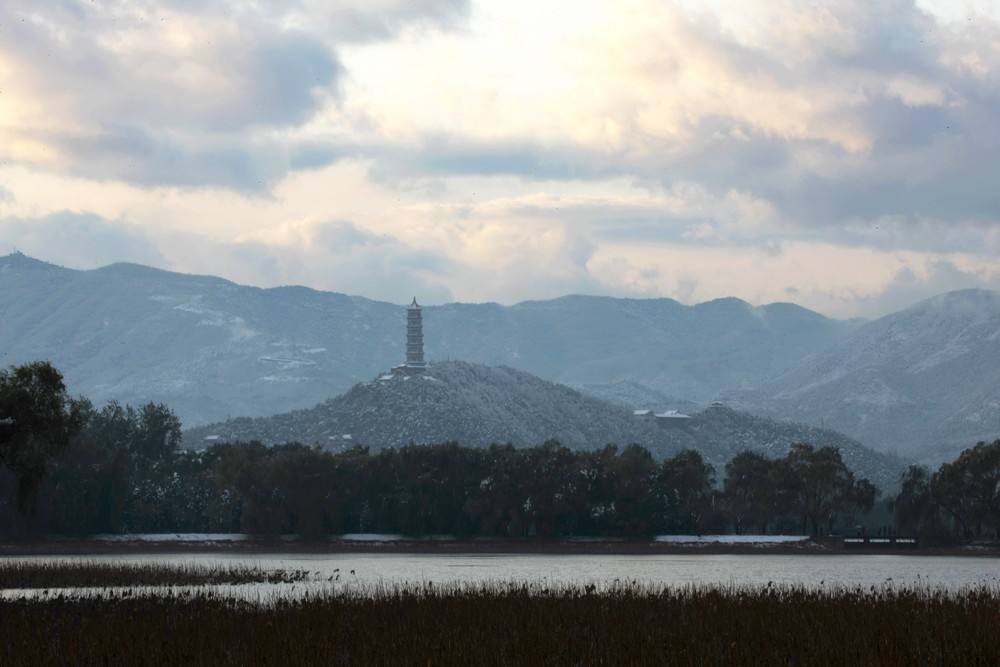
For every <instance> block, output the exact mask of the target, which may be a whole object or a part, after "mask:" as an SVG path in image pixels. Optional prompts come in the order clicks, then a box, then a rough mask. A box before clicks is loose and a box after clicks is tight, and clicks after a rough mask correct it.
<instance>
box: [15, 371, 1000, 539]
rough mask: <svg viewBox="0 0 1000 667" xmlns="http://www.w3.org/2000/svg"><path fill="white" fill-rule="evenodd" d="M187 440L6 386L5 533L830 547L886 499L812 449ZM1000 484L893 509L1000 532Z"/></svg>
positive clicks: (911, 497)
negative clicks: (806, 541) (801, 541)
mask: <svg viewBox="0 0 1000 667" xmlns="http://www.w3.org/2000/svg"><path fill="white" fill-rule="evenodd" d="M180 440H181V423H180V420H179V419H178V418H177V417H176V416H175V415H174V414H173V412H172V411H171V410H170V409H169V407H167V406H165V405H162V404H154V403H149V404H146V405H144V406H141V407H139V408H133V407H132V406H127V405H124V406H123V405H120V404H118V403H114V402H112V403H109V404H108V405H105V406H103V407H101V408H96V407H95V406H93V405H92V404H91V403H90V402H89V401H87V400H86V399H74V398H71V397H69V396H68V395H67V394H66V389H65V386H64V385H63V383H62V376H61V375H60V374H59V373H58V371H57V370H55V369H54V368H53V367H52V366H51V365H50V364H48V363H47V362H35V363H34V364H27V365H24V366H19V367H12V368H10V369H7V370H3V371H0V467H2V470H0V499H2V502H0V533H2V534H5V535H17V534H22V535H23V534H94V533H118V532H134V533H141V532H245V533H249V534H255V535H277V534H289V533H291V534H297V535H299V536H300V537H302V538H303V539H307V540H308V539H322V538H323V537H325V536H326V535H328V534H345V533H355V532H380V533H400V534H405V535H412V536H421V535H434V534H449V535H457V536H462V537H473V536H492V537H509V538H510V537H514V538H516V537H525V536H539V537H557V536H569V535H594V536H644V535H654V534H700V533H727V532H734V533H737V534H739V533H760V534H767V533H808V534H814V535H815V534H831V533H837V532H840V533H847V532H852V531H853V530H854V528H855V526H856V522H857V520H858V519H859V517H861V516H862V515H864V514H865V513H867V512H869V511H870V510H871V509H872V507H873V504H874V503H875V500H876V497H877V496H878V490H877V489H876V488H875V487H874V486H873V485H872V484H871V483H870V482H869V481H868V480H866V479H856V478H855V476H854V474H853V473H852V472H851V471H850V470H849V469H848V468H847V466H846V464H845V463H844V461H843V459H842V458H841V455H840V452H839V450H838V449H836V448H834V447H813V446H812V445H809V444H797V445H794V446H793V447H792V448H791V449H790V450H789V452H788V453H787V454H786V455H785V456H783V457H781V458H773V459H772V458H768V457H766V456H763V455H761V454H759V453H756V452H752V451H744V452H741V453H740V454H738V455H736V456H735V457H733V459H732V460H730V461H729V462H728V463H727V464H726V465H725V467H724V470H722V471H716V470H715V469H714V468H713V466H711V465H710V464H709V463H707V462H706V461H705V460H704V459H703V458H702V456H701V454H699V453H698V452H697V451H694V450H685V451H682V452H679V453H678V454H676V455H675V456H673V457H670V458H667V459H665V460H663V461H659V462H658V461H656V460H655V459H654V458H653V456H652V455H651V454H650V452H649V451H648V450H646V449H645V448H644V447H642V446H640V445H636V444H631V445H627V446H625V447H618V446H616V445H607V446H605V447H603V448H600V449H595V450H589V451H577V450H571V449H569V448H567V447H565V446H563V445H561V444H560V443H559V442H558V441H555V440H552V441H549V442H546V443H544V444H542V445H539V446H537V447H528V448H515V447H513V446H512V445H510V444H494V445H492V446H490V447H487V448H474V447H463V446H461V445H460V444H459V443H456V442H449V443H443V444H437V445H416V444H413V445H409V446H405V447H400V448H388V449H383V450H380V451H378V452H372V451H370V450H369V449H368V448H367V447H363V446H360V445H359V446H354V447H351V448H349V449H346V450H343V451H338V452H331V451H327V450H323V449H320V448H318V447H311V446H306V445H303V444H299V443H290V444H286V445H280V446H273V447H271V446H265V445H263V444H261V443H259V442H242V443H224V444H215V445H213V446H211V447H209V448H207V449H205V450H202V451H191V450H182V449H180V448H179V444H180ZM720 477H721V479H720ZM998 482H1000V441H997V442H995V443H993V444H992V445H987V444H985V443H980V444H979V445H977V446H976V447H975V448H973V449H971V450H968V451H967V452H965V453H963V454H962V456H960V457H959V459H958V460H957V461H955V462H953V463H949V464H945V465H943V466H942V467H941V469H940V470H939V471H938V472H936V473H934V474H931V473H930V471H929V470H927V469H926V468H919V467H911V468H910V469H909V470H908V471H907V473H906V474H905V475H904V476H903V479H902V486H901V491H900V493H899V495H898V496H896V497H895V498H892V499H890V503H891V507H892V510H893V512H894V513H895V519H896V522H897V529H898V530H904V531H916V532H921V533H924V534H926V535H928V536H931V535H933V536H936V537H948V536H960V537H968V536H975V535H983V534H995V533H996V532H997V531H998V530H1000V498H998V492H997V489H998V488H1000V485H998Z"/></svg>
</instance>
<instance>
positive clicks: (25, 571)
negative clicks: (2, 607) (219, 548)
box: [0, 560, 308, 589]
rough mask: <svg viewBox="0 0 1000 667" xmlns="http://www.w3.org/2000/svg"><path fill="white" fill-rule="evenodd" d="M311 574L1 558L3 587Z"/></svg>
mask: <svg viewBox="0 0 1000 667" xmlns="http://www.w3.org/2000/svg"><path fill="white" fill-rule="evenodd" d="M307 575H308V572H306V571H304V570H264V569H261V568H258V567H251V566H247V565H212V566H208V565H175V564H159V563H127V562H123V563H107V562H87V561H83V562H69V561H46V562H38V561H24V560H7V561H0V589H4V588H41V589H44V588H106V587H112V586H201V585H207V584H253V583H264V582H267V583H292V582H295V581H301V580H303V579H305V578H306V576H307Z"/></svg>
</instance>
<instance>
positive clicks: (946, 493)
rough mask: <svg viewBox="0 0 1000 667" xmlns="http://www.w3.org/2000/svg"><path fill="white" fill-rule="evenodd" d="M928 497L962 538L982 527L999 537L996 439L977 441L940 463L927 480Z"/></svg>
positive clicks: (999, 464) (998, 450)
mask: <svg viewBox="0 0 1000 667" xmlns="http://www.w3.org/2000/svg"><path fill="white" fill-rule="evenodd" d="M931 495H932V497H933V499H934V501H935V502H936V503H937V504H939V505H940V506H941V507H943V508H944V509H945V510H946V511H947V512H948V513H949V514H950V515H951V517H952V519H953V520H954V521H955V524H956V527H957V528H959V529H960V531H961V533H962V535H963V536H964V537H969V536H971V535H973V534H975V535H982V533H983V528H984V527H985V528H986V529H987V530H989V531H990V532H992V533H993V534H994V535H996V534H1000V440H996V441H994V442H993V443H986V442H980V443H977V444H976V446H975V447H972V448H970V449H966V450H965V451H964V452H962V453H961V454H960V455H959V457H958V459H957V460H955V461H953V462H951V463H945V464H943V465H942V466H941V467H940V468H939V469H938V471H937V472H936V473H934V476H933V478H932V479H931Z"/></svg>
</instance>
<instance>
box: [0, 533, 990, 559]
mask: <svg viewBox="0 0 1000 667" xmlns="http://www.w3.org/2000/svg"><path fill="white" fill-rule="evenodd" d="M185 553H193V554H211V553H219V554H286V553H287V554H331V555H333V554H414V555H418V554H419V555H440V556H452V555H454V556H457V555H469V554H473V555H489V554H497V555H517V554H524V555H552V556H561V555H566V556H571V555H574V556H575V555H580V556H584V555H593V556H599V555H612V556H645V555H648V556H654V555H685V556H698V555H711V556H716V555H739V556H753V555H777V556H817V555H819V556H859V555H896V556H962V557H970V558H984V557H985V558H998V557H1000V544H997V543H988V544H970V545H964V546H962V545H956V546H930V547H917V548H892V547H887V546H868V547H862V548H846V547H844V546H843V544H842V543H841V541H840V540H839V539H838V538H813V539H805V540H802V541H796V542H749V543H731V542H657V541H654V540H600V539H598V540H571V539H563V540H558V539H553V540H536V539H525V540H460V539H401V540H383V541H379V540H343V539H333V540H330V541H328V542H297V541H289V540H285V539H258V538H246V539H243V540H239V541H235V540H214V541H213V540H204V539H199V540H184V539H169V540H168V539H164V540H150V539H132V540H129V539H122V540H99V539H93V538H51V539H33V540H23V541H11V542H0V557H17V556H112V555H142V554H150V555H155V554H185Z"/></svg>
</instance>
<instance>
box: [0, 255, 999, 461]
mask: <svg viewBox="0 0 1000 667" xmlns="http://www.w3.org/2000/svg"><path fill="white" fill-rule="evenodd" d="M416 296H417V299H418V301H419V295H416ZM412 297H413V295H411V294H401V295H400V304H406V303H409V302H410V299H411V298H412ZM423 315H424V340H425V347H426V356H427V358H428V359H429V360H431V361H445V360H450V359H455V360H464V361H467V362H472V363H477V364H484V365H487V366H506V367H509V368H511V369H518V370H521V371H526V372H528V373H531V374H534V375H536V376H538V377H540V378H542V379H544V380H547V381H552V382H559V383H561V384H564V385H567V386H570V387H572V388H574V389H577V390H579V391H581V392H584V393H586V394H589V395H592V396H596V397H600V398H604V399H607V400H609V401H612V402H616V403H618V404H620V405H621V406H625V407H629V408H652V409H656V410H664V409H666V408H674V409H679V410H682V411H686V412H699V411H702V410H704V408H705V407H706V406H707V405H708V404H709V402H711V401H713V400H722V401H723V402H724V403H726V404H727V405H730V406H732V407H734V408H739V409H740V410H742V411H746V412H751V413H756V414H762V415H765V416H767V417H769V418H771V419H774V420H778V421H782V420H795V421H800V422H805V423H807V424H811V425H812V426H813V427H824V426H825V427H827V428H829V429H835V430H837V431H842V432H843V433H845V434H846V435H847V436H850V437H851V438H854V439H857V440H859V441H861V442H863V443H864V444H865V445H867V446H870V447H872V448H875V449H877V450H880V451H887V452H896V453H898V454H899V455H901V456H905V457H910V458H914V459H918V460H922V461H928V462H936V461H939V460H942V459H944V458H951V457H952V456H953V455H954V453H955V452H957V451H958V450H959V449H962V448H965V447H968V446H971V445H973V444H975V441H977V440H991V439H994V438H996V437H998V436H1000V410H998V409H997V407H998V406H1000V354H998V352H1000V349H998V347H1000V338H998V336H1000V334H998V332H1000V295H998V294H997V293H994V292H987V291H981V290H966V291H960V292H953V293H949V294H944V295H941V296H940V297H936V298H934V299H931V300H928V301H925V302H922V303H920V304H917V305H915V306H913V307H912V308H909V309H907V310H904V311H900V312H898V313H894V314H891V315H888V316H886V317H883V318H880V319H878V320H875V321H871V322H864V321H860V320H847V321H841V320H834V319H831V318H827V317H824V316H822V315H820V314H818V313H815V312H812V311H809V310H807V309H805V308H801V307H799V306H795V305H791V304H781V303H779V304H770V305H765V306H757V307H755V306H751V305H750V304H747V303H746V302H743V301H740V300H738V299H732V298H729V299H717V300H715V301H710V302H707V303H702V304H697V305H693V306H686V305H683V304H680V303H678V302H676V301H673V300H670V299H615V298H609V297H588V296H567V297H563V298H559V299H552V300H548V301H529V302H524V303H519V304H515V305H512V306H501V305H498V304H493V303H487V304H447V305H442V306H429V307H425V308H424V311H423ZM405 319H406V314H405V308H404V306H403V305H396V304H388V303H383V302H377V301H372V300H369V299H365V298H361V297H352V296H347V295H343V294H337V293H333V292H321V291H316V290H311V289H308V288H304V287H278V288H272V289H261V288H257V287H248V286H243V285H237V284H235V283H232V282H229V281H227V280H223V279H221V278H216V277H211V276H193V275H184V274H177V273H172V272H168V271H162V270H158V269H153V268H149V267H144V266H139V265H135V264H113V265H110V266H106V267H103V268H98V269H93V270H85V271H80V270H73V269H67V268H63V267H59V266H54V265H52V264H47V263H45V262H41V261H39V260H36V259H32V258H30V257H26V256H24V255H22V254H19V253H14V254H12V255H8V256H5V257H0V365H4V366H7V365H11V364H18V363H24V362H27V361H32V360H36V359H48V360H50V361H52V362H53V363H54V364H55V365H56V367H58V368H59V369H60V370H61V371H62V372H63V373H64V375H65V377H66V380H67V385H68V386H69V388H70V391H71V392H72V393H74V394H83V395H86V396H87V397H89V398H90V399H91V400H93V401H94V403H95V404H98V405H100V404H103V403H104V402H106V401H109V400H118V401H120V402H123V403H131V404H139V403H145V402H149V401H153V402H158V403H166V404H167V405H169V406H170V407H171V408H172V409H173V410H174V411H175V412H176V413H177V414H178V416H179V417H180V418H181V420H182V421H183V423H184V424H185V426H187V427H196V426H199V425H205V424H210V423H215V422H219V421H222V420H226V419H228V418H235V417H261V416H265V415H274V414H278V413H285V412H289V411H293V410H297V409H305V408H309V407H311V406H315V405H316V404H317V403H319V402H322V401H324V400H326V399H328V398H330V397H335V396H337V395H339V394H343V393H344V392H348V391H349V390H351V388H352V387H354V386H355V385H358V384H359V383H360V384H362V385H365V384H366V383H368V382H369V381H371V380H372V378H375V377H378V376H379V375H381V374H382V373H384V372H385V371H387V370H388V369H389V368H390V367H391V366H394V365H396V364H398V363H401V362H402V361H403V357H404V337H405Z"/></svg>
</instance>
